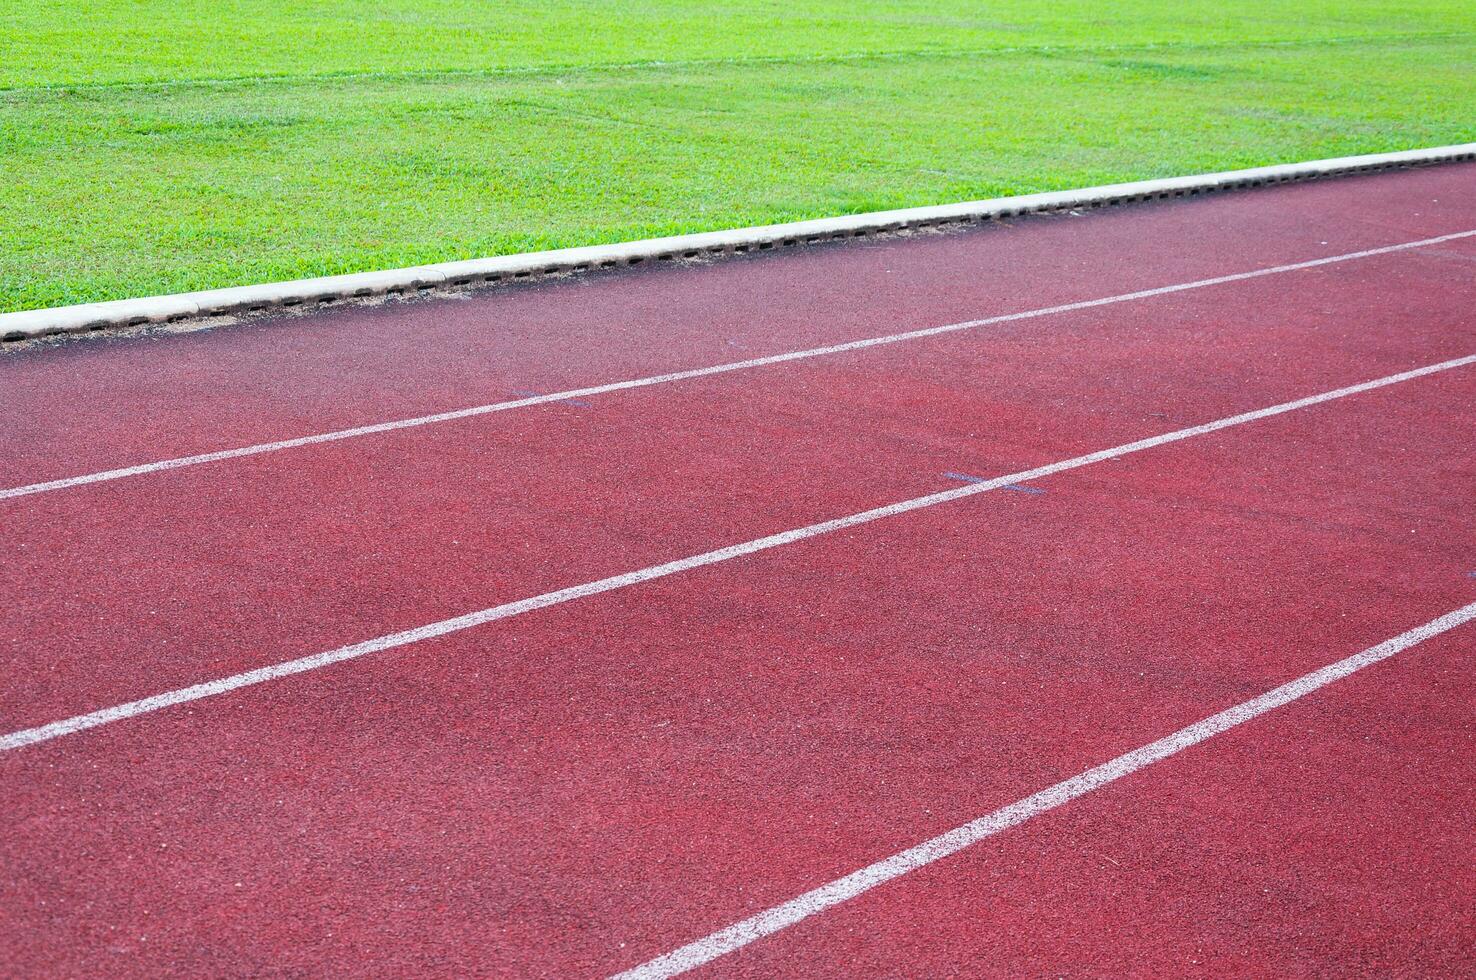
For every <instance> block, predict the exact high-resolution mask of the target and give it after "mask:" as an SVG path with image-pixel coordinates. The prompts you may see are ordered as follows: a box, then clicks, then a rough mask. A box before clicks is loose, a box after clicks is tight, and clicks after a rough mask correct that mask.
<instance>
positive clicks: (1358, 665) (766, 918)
mask: <svg viewBox="0 0 1476 980" xmlns="http://www.w3.org/2000/svg"><path fill="white" fill-rule="evenodd" d="M1472 619H1476V603H1472V604H1471V605H1469V606H1462V607H1461V608H1460V609H1457V610H1455V611H1454V612H1450V613H1446V614H1445V615H1444V616H1441V617H1440V618H1439V619H1434V620H1431V621H1430V622H1428V623H1426V624H1425V625H1423V626H1417V627H1415V628H1414V629H1412V630H1410V631H1409V632H1407V633H1401V634H1399V635H1398V636H1396V637H1394V638H1393V639H1392V640H1385V641H1384V642H1383V643H1380V644H1379V645H1378V646H1375V647H1370V648H1369V649H1367V650H1364V651H1363V652H1362V653H1357V654H1354V655H1353V656H1351V657H1348V658H1347V659H1346V660H1339V661H1338V662H1337V663H1335V664H1329V665H1328V666H1326V667H1323V668H1321V669H1319V670H1314V671H1313V672H1312V673H1310V674H1304V675H1303V676H1301V677H1298V678H1297V679H1296V680H1294V681H1291V682H1290V683H1287V684H1283V685H1282V686H1280V687H1278V688H1276V689H1274V690H1271V691H1267V692H1266V693H1265V694H1262V695H1260V696H1259V697H1254V698H1251V699H1250V700H1249V701H1243V702H1241V703H1240V704H1237V705H1236V706H1235V707H1233V708H1229V709H1227V710H1225V711H1222V712H1220V713H1219V714H1217V715H1211V716H1210V717H1208V718H1206V719H1204V720H1203V721H1198V722H1195V723H1194V724H1192V725H1190V726H1188V727H1187V728H1181V729H1179V730H1178V731H1177V732H1174V733H1173V734H1172V735H1169V736H1168V737H1166V738H1161V739H1159V740H1158V741H1156V742H1151V743H1149V744H1148V745H1144V746H1143V747H1141V748H1137V749H1133V750H1132V751H1131V752H1128V753H1125V754H1123V755H1120V756H1118V757H1117V758H1115V759H1113V760H1111V761H1110V762H1104V763H1102V764H1101V765H1100V766H1097V767H1095V768H1093V769H1088V770H1087V771H1086V772H1083V773H1080V774H1079V775H1076V776H1072V777H1071V778H1070V779H1066V780H1063V781H1062V782H1059V783H1056V784H1055V785H1054V786H1050V787H1047V788H1046V789H1043V790H1041V791H1040V792H1038V793H1034V794H1032V795H1030V796H1027V797H1025V798H1024V799H1022V800H1017V801H1016V802H1014V803H1011V804H1010V805H1009V806H1005V807H1001V808H1000V809H998V810H995V811H994V812H993V813H990V814H987V815H985V816H982V817H979V818H978V819H977V820H973V821H970V822H969V823H966V824H964V825H962V826H960V827H955V828H954V829H953V830H950V831H948V832H947V833H944V834H939V835H938V836H937V837H934V838H932V839H931V840H926V841H923V842H922V843H921V844H918V845H916V846H914V847H910V848H908V849H907V850H905V851H901V852H899V853H897V854H893V855H892V856H891V857H889V858H885V859H883V860H881V861H878V862H876V863H875V864H871V865H868V866H866V867H864V868H862V869H861V870H859V871H853V872H851V873H850V874H848V875H846V876H845V877H844V878H837V879H836V880H834V881H831V882H829V883H827V884H824V885H821V886H820V887H819V888H816V889H813V890H811V891H808V892H805V893H804V894H803V895H800V896H799V897H798V898H793V899H790V900H789V901H787V902H785V903H784V904H782V905H776V906H774V907H773V908H771V909H769V910H767V911H765V912H760V913H759V914H758V915H755V916H751V917H750V918H747V919H744V920H743V921H742V922H738V923H735V924H733V925H731V926H729V927H727V928H726V929H723V930H720V931H718V932H715V933H713V934H712V935H710V936H705V937H703V938H702V939H699V940H697V941H696V942H692V943H688V944H687V945H686V946H683V947H681V948H680V949H676V950H673V951H672V952H670V953H666V954H665V955H663V956H658V957H656V958H655V959H653V960H649V961H647V962H646V963H643V964H641V965H640V966H637V967H633V968H632V969H629V970H626V971H625V972H623V973H619V974H617V975H616V976H615V978H614V980H660V978H663V977H673V976H676V975H677V974H680V973H685V972H687V971H688V970H692V969H695V968H697V967H699V966H701V965H703V964H704V963H710V962H711V961H713V960H715V959H717V958H718V957H720V956H725V955H727V954H728V953H731V952H733V951H734V950H736V949H740V948H742V947H744V946H747V945H748V944H749V943H751V942H753V941H754V940H756V939H762V938H763V937H765V936H770V935H773V934H774V933H776V932H779V931H780V930H781V929H787V928H789V927H790V926H792V925H794V924H795V923H797V922H802V921H803V920H805V919H808V918H810V917H811V916H814V915H818V914H820V913H821V912H824V911H826V910H828V909H831V908H834V907H835V906H837V905H839V904H841V903H842V902H846V901H849V900H851V899H853V898H855V897H856V896H858V895H861V894H863V893H865V892H868V891H870V890H871V889H873V888H875V887H876V886H878V885H881V884H885V883H886V882H888V881H891V880H892V879H893V878H898V877H900V876H902V875H905V874H907V873H908V872H910V871H916V870H917V869H918V868H921V867H924V866H926V865H929V864H932V863H933V862H934V861H939V860H942V859H943V858H946V857H949V856H950V855H953V854H956V853H958V852H959V851H961V850H963V849H964V848H966V847H971V846H973V845H974V844H977V843H979V842H980V841H982V840H985V839H987V838H989V837H993V836H994V835H995V834H998V833H1000V832H1001V831H1005V830H1008V829H1009V828H1011V827H1014V826H1016V825H1017V824H1022V823H1024V822H1025V821H1027V820H1029V819H1030V818H1031V817H1036V816H1039V815H1040V814H1042V813H1045V812H1047V811H1049V810H1054V809H1055V808H1056V807H1058V806H1061V805H1062V804H1063V803H1067V802H1069V801H1071V800H1074V799H1076V798H1077V797H1078V796H1084V795H1085V794H1087V793H1090V792H1092V791H1093V790H1096V789H1101V788H1102V787H1103V786H1106V785H1107V784H1108V783H1111V782H1114V781H1115V780H1118V779H1121V778H1122V777H1123V776H1127V775H1129V774H1131V773H1135V772H1137V771H1138V770H1139V769H1143V768H1146V767H1147V766H1151V765H1153V764H1154V763H1155V762H1160V761H1162V760H1163V759H1167V758H1168V757H1169V756H1171V755H1175V754H1176V753H1179V752H1182V751H1184V750H1185V749H1187V748H1189V747H1190V746H1193V745H1198V744H1199V743H1200V742H1203V741H1204V740H1206V739H1208V738H1211V737H1213V736H1215V735H1218V734H1220V733H1221V732H1224V731H1227V730H1228V729H1231V728H1234V727H1235V726H1236V725H1240V724H1243V723H1245V722H1247V721H1250V720H1251V719H1252V718H1255V717H1257V716H1258V715H1263V714H1265V713H1266V712H1268V711H1270V710H1272V709H1273V708H1279V707H1281V706H1282V705H1284V704H1289V703H1291V702H1292V701H1295V700H1297V699H1298V698H1301V697H1305V696H1306V695H1308V694H1311V693H1312V692H1313V691H1315V690H1317V689H1318V688H1321V687H1325V686H1326V685H1328V684H1331V683H1332V682H1333V681H1336V680H1341V679H1342V678H1344V677H1347V676H1348V675H1349V674H1353V673H1356V672H1357V671H1360V670H1362V669H1363V668H1365V667H1369V666H1372V665H1373V664H1376V663H1378V662H1379V661H1381V660H1387V659H1388V658H1390V657H1392V656H1394V655H1395V654H1396V653H1399V652H1400V651H1402V650H1407V649H1409V648H1410V647H1412V646H1414V645H1415V644H1416V643H1420V642H1422V641H1424V640H1428V639H1430V638H1431V637H1434V636H1439V635H1440V634H1441V633H1444V632H1446V631H1447V630H1452V629H1455V628H1456V627H1457V626H1460V625H1462V624H1463V623H1468V622H1470V621H1471V620H1472Z"/></svg>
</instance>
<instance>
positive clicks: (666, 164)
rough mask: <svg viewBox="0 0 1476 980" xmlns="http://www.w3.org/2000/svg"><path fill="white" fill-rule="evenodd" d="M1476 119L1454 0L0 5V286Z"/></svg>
mask: <svg viewBox="0 0 1476 980" xmlns="http://www.w3.org/2000/svg"><path fill="white" fill-rule="evenodd" d="M1471 139H1476V5H1473V4H1471V3H1470V2H1469V0H1410V2H1397V0H1383V2H1363V3H1357V2H1346V0H1345V2H1332V0H1305V2H1301V3H1296V4H1288V3H1286V2H1284V0H1243V2H1241V3H1239V4H1234V5H1231V4H1225V3H1223V2H1219V0H1215V2H1209V0H1184V2H1180V3H1177V4H1164V3H1161V2H1158V0H1127V2H1119V3H1110V4H1109V3H1101V2H1098V0H1077V2H1053V3H1049V4H1047V3H1040V2H1036V0H1029V2H1026V0H991V2H975V3H967V2H963V0H936V2H931V3H922V2H877V0H850V2H845V0H833V2H816V0H787V2H783V3H779V2H772V3H771V2H747V3H741V4H737V3H735V4H728V5H719V4H713V3H710V2H704V3H697V2H693V0H676V2H667V3H657V2H633V0H608V2H594V0H588V2H577V0H559V2H552V0H545V2H540V3H538V4H495V3H486V2H482V0H475V2H474V0H413V2H412V0H390V2H376V3H373V4H370V3H367V2H358V3H350V2H347V0H321V2H314V3H296V4H293V3H285V2H271V0H235V2H216V0H212V2H209V3H206V2H203V0H94V2H90V3H87V4H82V3H79V2H75V0H62V2H56V0H12V2H11V3H9V4H7V5H5V7H4V9H3V10H0V175H3V180H0V311H9V310H18V309H28V308H35V307H43V306H55V305H60V304H65V303H78V302H86V301H90V300H99V299H116V298H121V297H125V296H138V295H146V294H151V293H160V292H175V291H179V290H185V289H198V288H206V287H211V286H225V285H234V284H239V283H245V282H259V281H266V280H273V279H285V278H296V277H299V276H307V275H323V274H329V273H337V272H348V271H356V270H362V269H374V268H384V267H391V266H400V265H408V264H414V263H419V262H430V261H438V260H443V259H454V258H466V257H470V256H477V255H490V254H497V253H503V252H513V251H522V250H526V249H533V248H547V247H558V246H563V245H578V244H590V243H597V242H608V241H616V240H621V239H627V238H636V237H644V236H648V235H655V234H667V233H674V232H682V231H695V230H704V229H711V228H719V227H728V226H733V225H741V224H753V223H760V222H768V221H778V220H787V219H795V218H805V217H815V216H819V215H828V214H836V213H843V212H851V211H865V210H872V209H876V208H886V207H900V206H906V205H916V204H930V203H939V202H944V201H954V200H961V199H966V198H975V197H985V196H992V195H996V194H1003V193H1019V192H1026V191H1034V190H1044V189H1052V188H1062V187H1070V186H1079V185H1084V184H1094V183H1102V182H1106V181H1114V180H1124V179H1134V178H1142V177H1154V176H1164V175H1169V174H1176V173H1186V172H1193V171H1200V170H1207V169H1220V168H1226V167H1237V166H1250V165H1255V164H1261V163H1270V162H1278V161H1287V160H1297V159H1306V158H1310V157H1321V156H1331V155H1338V154H1345V153H1360V152H1374V151H1380V150H1391V149H1403V148H1408V147H1413V146H1421V145H1429V144H1436V143H1451V142H1460V141H1465V140H1471Z"/></svg>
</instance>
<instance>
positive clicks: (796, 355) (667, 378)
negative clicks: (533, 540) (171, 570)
mask: <svg viewBox="0 0 1476 980" xmlns="http://www.w3.org/2000/svg"><path fill="white" fill-rule="evenodd" d="M1473 236H1476V229H1473V230H1471V231H1458V232H1454V233H1453V234H1449V235H1440V236H1438V237H1436V238H1422V239H1420V240H1418V241H1411V242H1402V243H1400V244H1397V245H1384V246H1381V247H1379V248H1368V249H1363V250H1362V251H1359V252H1346V253H1343V254H1341V255H1329V256H1326V257H1324V258H1320V259H1311V260H1309V261H1306V262H1293V263H1291V264H1289V265H1276V266H1269V267H1267V268H1264V269H1254V270H1252V271H1250V272H1237V273H1233V274H1231V275H1226V276H1215V277H1214V278H1212V279H1196V280H1194V281H1192V282H1181V283H1177V284H1175V285H1172V286H1157V287H1155V288H1153V289H1139V290H1136V291H1134V292H1131V293H1120V294H1118V295H1116V296H1106V297H1103V298H1101V299H1089V300H1082V301H1080V302H1077V303H1063V304H1061V305H1059V306H1046V307H1042V308H1041V309H1037V310H1025V311H1024V312H1021V313H1006V314H1003V315H1001V316H991V317H985V318H984V319H982V320H964V321H962V322H960V323H948V324H944V325H943V326H940V327H926V328H924V329H921V330H911V331H908V332H906V333H897V334H890V335H888V336H885V337H868V338H866V339H864V340H852V341H848V342H846V343H843V344H831V345H830V346H827V347H812V348H810V349H808V350H798V351H789V352H788V353H784V354H772V355H769V356H767V357H755V358H750V359H749V360H746V361H730V362H728V363H725V364H714V365H712V366H710V367H702V368H692V369H691V370H687V371H675V372H672V373H670V374H657V375H652V376H651V377H648V378H635V379H632V380H629V381H614V382H611V383H609V384H601V385H593V386H591V387H588V388H572V389H570V390H568V391H558V392H554V393H552V394H547V395H536V396H533V397H529V398H517V399H513V400H512V401H505V402H494V403H492V404H490V405H476V406H474V407H472V408H459V409H456V410H454V411H450V412H439V413H437V414H435V415H420V416H417V417H415V418H409V419H397V420H395V421H393V422H377V423H375V424H373V425H361V426H357V427H356V428H352V429H339V430H337V431H335V432H323V433H319V434H318V435H311V436H299V437H297V438H295V439H283V440H280V441H278V442H263V443H258V444H256V445H254V446H242V447H240V448H238V449H223V450H220V451H218V452H211V453H200V454H199V455H196V456H180V457H178V458H176V459H165V460H160V461H158V462H155V463H140V464H138V465H136V466H125V467H122V468H120V469H115V470H102V471H100V472H97V473H86V474H83V475H81V476H69V477H65V478H63V479H60V480H47V481H45V482H43V483H30V484H27V485H25V486H20V487H9V488H7V489H0V500H8V499H10V498H13V497H25V496H29V495H30V494H35V493H45V492H47V491H51V490H65V489H66V488H68V487H79V486H83V485H85V484H88V483H103V482H106V481H108V480H121V479H123V478H125V477H130V476H143V475H145V474H148V473H159V472H162V471H164V470H177V469H182V468H184V467H186V466H199V465H201V464H203V463H218V462H221V461H223V460H227V459H240V458H241V457H243V456H256V455H259V454H261V453H274V452H279V451H281V450H284V449H296V448H298V447H300V446H313V445H317V444H319V443H324V442H337V441H339V440H340V439H353V438H357V437H358V436H369V435H375V434H377V433H380V432H393V431H395V430H397V429H411V428H415V427H417V426H422V425H434V424H435V423H438V422H451V421H455V420H456V419H465V418H472V417H473V416H477V415H487V414H490V413H492V412H506V411H509V410H511V409H515V408H527V407H528V406H530V405H546V404H548V403H550V402H558V401H565V400H567V399H570V398H584V397H588V396H591V395H603V394H606V393H608V392H612V391H625V390H628V389H631V388H645V387H649V386H650V385H659V384H669V383H671V382H673V381H687V380H690V379H692V378H705V377H708V376H710V375H714V374H726V373H727V372H729V371H745V370H748V369H749V368H757V367H767V366H768V365H771V364H783V363H785V362H787V361H802V360H807V359H809V358H812V357H825V356H827V355H830V354H841V353H845V352H847V351H856V350H865V349H866V348H868V347H882V346H885V345H887V344H898V343H902V342H903V341H908V340H919V339H921V338H923V337H936V336H938V335H939V334H947V333H955V332H957V331H960V330H972V329H974V328H976V327H987V326H991V325H994V324H999V323H1010V322H1013V321H1016V320H1031V319H1035V318H1037V317H1044V316H1053V315H1055V314H1058V313H1070V312H1072V311H1074V310H1088V309H1091V308H1093V307H1097V306H1109V305H1111V304H1113V303H1127V302H1130V301H1132V300H1139V299H1147V298H1149V297H1152V296H1163V295H1166V294H1168V293H1179V292H1184V291H1185V290H1189V289H1203V288H1204V287H1206V286H1218V285H1222V284H1224V283H1229V282H1241V281H1243V280H1246V279H1257V278H1260V277H1262V276H1272V275H1277V274H1278V273H1283V272H1295V271H1297V270H1299V269H1313V268H1316V267H1318V266H1323V265H1332V264H1334V263H1337V262H1349V261H1352V260H1354V259H1365V258H1369V257H1371V256H1375V255H1388V254H1389V253H1391V252H1403V251H1407V250H1408V249H1413V248H1423V247H1425V246H1428V245H1438V244H1440V243H1442V242H1449V241H1454V240H1456V239H1459V238H1471V237H1473Z"/></svg>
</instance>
